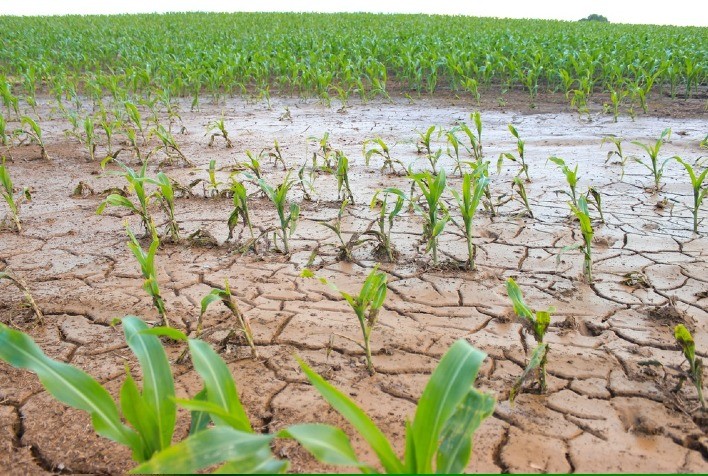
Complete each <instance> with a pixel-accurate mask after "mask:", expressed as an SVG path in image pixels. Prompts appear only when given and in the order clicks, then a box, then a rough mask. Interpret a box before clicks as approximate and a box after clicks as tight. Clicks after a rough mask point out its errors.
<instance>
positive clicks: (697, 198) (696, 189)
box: [674, 156, 708, 233]
mask: <svg viewBox="0 0 708 476" xmlns="http://www.w3.org/2000/svg"><path fill="white" fill-rule="evenodd" d="M674 159H676V161H677V162H678V163H679V164H681V165H683V167H684V168H685V169H686V172H687V173H688V177H689V178H690V179H691V188H692V189H693V206H692V207H691V213H692V214H693V232H694V233H698V211H699V210H700V208H701V204H702V203H703V199H704V198H706V195H708V186H706V187H704V186H703V182H705V181H706V177H707V176H708V167H706V168H704V169H703V170H702V171H701V170H700V169H699V170H696V169H697V166H698V163H695V164H694V165H691V164H689V163H688V162H686V161H684V160H683V159H682V158H681V157H676V156H675V157H674ZM694 166H696V167H694Z"/></svg>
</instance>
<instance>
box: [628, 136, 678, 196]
mask: <svg viewBox="0 0 708 476" xmlns="http://www.w3.org/2000/svg"><path fill="white" fill-rule="evenodd" d="M670 137H671V129H670V128H667V129H664V131H663V132H662V133H661V135H660V136H659V138H658V139H657V140H656V142H655V143H654V144H653V145H652V144H642V143H641V142H636V141H632V144H634V145H638V146H639V147H641V148H642V149H644V151H645V152H646V153H647V155H648V156H649V163H647V162H645V161H643V160H642V159H640V158H638V157H632V159H633V160H634V161H635V162H637V163H639V164H641V165H643V166H644V167H646V168H647V169H649V171H650V172H651V174H652V177H654V190H656V191H658V190H659V189H660V188H661V186H660V185H661V177H663V176H664V167H666V164H667V163H668V162H669V161H671V159H672V158H673V157H669V158H668V159H664V160H663V161H661V160H660V159H659V152H660V150H661V146H662V145H664V143H665V142H666V141H667V140H669V138H670Z"/></svg>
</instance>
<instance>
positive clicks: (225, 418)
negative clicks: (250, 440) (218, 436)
mask: <svg viewBox="0 0 708 476" xmlns="http://www.w3.org/2000/svg"><path fill="white" fill-rule="evenodd" d="M205 395H206V394H205ZM175 402H176V403H177V404H178V405H179V406H181V407H183V408H186V409H187V410H189V411H190V412H203V413H208V414H209V416H210V417H211V419H212V420H216V419H218V420H219V421H220V422H223V423H224V424H226V425H228V426H230V427H231V428H234V429H237V430H238V429H239V428H243V421H242V420H240V419H239V418H238V417H235V416H234V415H232V414H231V413H229V412H228V411H227V410H225V409H224V408H223V407H222V406H220V405H217V404H216V403H213V402H210V401H208V399H207V400H197V399H193V400H185V399H182V398H176V399H175Z"/></svg>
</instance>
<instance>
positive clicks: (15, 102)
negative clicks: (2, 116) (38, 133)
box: [0, 76, 20, 118]
mask: <svg viewBox="0 0 708 476" xmlns="http://www.w3.org/2000/svg"><path fill="white" fill-rule="evenodd" d="M0 97H2V102H3V104H4V105H5V108H7V114H8V116H9V115H10V114H12V113H13V112H14V113H15V117H18V118H19V117H20V100H19V99H18V98H17V96H15V95H13V94H12V87H11V86H10V83H9V82H8V81H7V78H6V77H5V76H1V77H0Z"/></svg>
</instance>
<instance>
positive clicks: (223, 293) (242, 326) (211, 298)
mask: <svg viewBox="0 0 708 476" xmlns="http://www.w3.org/2000/svg"><path fill="white" fill-rule="evenodd" d="M217 301H221V303H222V304H223V305H224V306H226V308H227V309H228V310H229V311H231V314H233V315H234V317H235V318H236V320H237V324H238V326H239V328H238V330H239V331H240V332H242V333H243V336H244V337H245V338H246V342H248V346H249V347H250V348H251V357H253V358H254V359H257V358H258V350H256V344H255V343H254V341H253V331H252V330H251V324H250V322H249V321H248V318H247V317H246V316H245V315H244V314H243V312H241V309H240V308H239V307H238V303H237V302H236V299H234V297H233V295H232V294H231V288H230V287H229V280H228V279H226V280H224V289H219V288H213V289H212V290H211V292H209V294H207V295H206V296H204V298H203V299H202V303H201V312H200V313H199V320H198V321H197V337H199V336H200V335H201V332H202V318H203V317H204V313H205V312H206V310H207V308H208V307H209V305H210V304H212V303H214V302H217Z"/></svg>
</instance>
